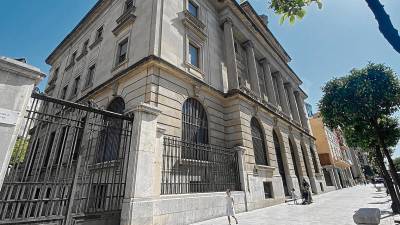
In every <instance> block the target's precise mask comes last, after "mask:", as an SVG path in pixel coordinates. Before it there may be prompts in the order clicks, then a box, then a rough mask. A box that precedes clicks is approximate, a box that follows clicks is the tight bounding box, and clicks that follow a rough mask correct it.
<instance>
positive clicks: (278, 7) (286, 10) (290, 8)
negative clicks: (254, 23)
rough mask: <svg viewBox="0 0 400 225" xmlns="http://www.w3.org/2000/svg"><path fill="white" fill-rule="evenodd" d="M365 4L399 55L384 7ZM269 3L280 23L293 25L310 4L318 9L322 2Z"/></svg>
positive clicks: (399, 43) (373, 1)
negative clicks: (287, 21)
mask: <svg viewBox="0 0 400 225" xmlns="http://www.w3.org/2000/svg"><path fill="white" fill-rule="evenodd" d="M365 2H366V3H367V5H368V7H369V8H370V10H371V12H372V13H373V14H374V17H375V19H376V21H377V22H378V26H379V31H380V32H381V33H382V35H383V36H384V38H385V39H386V40H387V41H388V42H389V44H390V45H391V46H392V47H393V49H394V50H395V51H397V52H398V53H400V35H399V32H398V30H397V29H396V28H395V27H394V26H393V23H392V21H391V19H390V16H389V15H388V14H387V13H386V11H385V8H384V6H383V5H382V4H381V2H380V1H379V0H365ZM269 3H270V8H272V9H273V10H274V11H275V13H277V14H279V15H281V19H280V22H281V23H283V22H284V21H285V20H286V19H289V22H290V23H292V24H293V23H294V22H295V20H296V19H302V18H303V17H304V15H305V14H306V8H307V7H308V6H310V5H312V4H316V5H318V8H320V9H321V8H322V0H271V2H269Z"/></svg>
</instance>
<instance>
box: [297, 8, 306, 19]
mask: <svg viewBox="0 0 400 225" xmlns="http://www.w3.org/2000/svg"><path fill="white" fill-rule="evenodd" d="M305 15H306V10H304V9H301V10H300V11H299V12H297V15H296V16H297V19H303V17H304V16H305Z"/></svg>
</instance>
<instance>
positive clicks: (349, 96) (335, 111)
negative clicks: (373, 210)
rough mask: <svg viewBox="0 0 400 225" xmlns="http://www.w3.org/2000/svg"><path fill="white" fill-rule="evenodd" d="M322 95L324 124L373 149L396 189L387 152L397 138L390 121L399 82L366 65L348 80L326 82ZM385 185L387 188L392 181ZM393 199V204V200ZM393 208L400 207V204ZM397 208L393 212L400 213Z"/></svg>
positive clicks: (395, 126) (375, 66) (394, 122)
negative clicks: (386, 162) (386, 165)
mask: <svg viewBox="0 0 400 225" xmlns="http://www.w3.org/2000/svg"><path fill="white" fill-rule="evenodd" d="M323 92H324V96H323V98H322V99H321V101H320V104H319V106H320V111H321V115H322V117H323V121H324V123H325V124H327V125H328V126H329V127H331V128H335V127H341V128H342V130H344V133H345V137H346V138H347V141H348V142H349V143H351V144H352V145H356V146H358V147H361V148H364V149H373V150H374V151H373V155H374V157H375V158H376V161H377V163H378V165H379V167H380V168H381V172H382V173H383V175H384V176H385V177H386V179H390V176H387V174H385V172H386V170H385V169H384V168H385V165H384V160H383V155H382V153H383V154H384V155H385V157H386V158H387V159H388V162H389V165H390V171H391V175H392V176H393V178H394V180H395V182H396V183H397V185H399V184H400V179H399V176H398V175H397V173H396V170H395V168H394V164H393V162H392V159H391V155H390V151H389V149H390V147H392V146H395V145H396V144H397V142H398V140H399V138H400V128H399V126H398V122H397V120H395V119H393V118H392V117H390V116H391V115H392V114H393V113H394V112H395V111H396V110H398V108H399V106H400V81H399V79H398V78H397V75H396V74H395V73H394V71H393V70H391V69H390V68H389V67H387V66H384V65H382V64H373V63H369V64H368V65H367V66H366V67H365V68H363V69H353V70H352V71H350V74H348V75H347V76H345V77H342V78H334V79H333V80H331V81H329V82H328V83H327V84H326V85H325V86H324V87H323ZM382 170H385V171H382ZM386 182H387V183H388V184H390V183H391V180H390V181H388V180H386ZM389 191H390V190H389ZM392 199H393V201H394V202H395V201H396V198H395V196H392ZM396 204H398V205H397V206H400V203H399V202H397V203H396ZM397 206H396V209H393V211H395V210H399V209H400V207H397Z"/></svg>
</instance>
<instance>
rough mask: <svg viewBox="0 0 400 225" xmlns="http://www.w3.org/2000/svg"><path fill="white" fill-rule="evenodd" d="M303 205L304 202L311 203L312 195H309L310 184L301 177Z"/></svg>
mask: <svg viewBox="0 0 400 225" xmlns="http://www.w3.org/2000/svg"><path fill="white" fill-rule="evenodd" d="M302 185H303V199H304V200H303V203H302V204H303V205H305V204H311V203H312V197H311V191H310V184H309V183H308V182H307V181H306V179H304V178H303V184H302Z"/></svg>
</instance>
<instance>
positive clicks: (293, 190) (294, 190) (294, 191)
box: [290, 188, 297, 205]
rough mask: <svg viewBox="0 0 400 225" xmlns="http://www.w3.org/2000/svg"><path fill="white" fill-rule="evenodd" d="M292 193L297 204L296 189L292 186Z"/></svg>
mask: <svg viewBox="0 0 400 225" xmlns="http://www.w3.org/2000/svg"><path fill="white" fill-rule="evenodd" d="M290 194H291V195H292V199H293V202H294V204H295V205H297V195H296V189H294V188H292V190H291V191H290Z"/></svg>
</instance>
